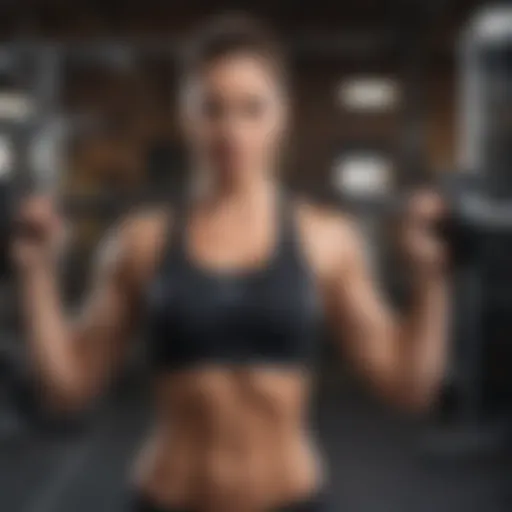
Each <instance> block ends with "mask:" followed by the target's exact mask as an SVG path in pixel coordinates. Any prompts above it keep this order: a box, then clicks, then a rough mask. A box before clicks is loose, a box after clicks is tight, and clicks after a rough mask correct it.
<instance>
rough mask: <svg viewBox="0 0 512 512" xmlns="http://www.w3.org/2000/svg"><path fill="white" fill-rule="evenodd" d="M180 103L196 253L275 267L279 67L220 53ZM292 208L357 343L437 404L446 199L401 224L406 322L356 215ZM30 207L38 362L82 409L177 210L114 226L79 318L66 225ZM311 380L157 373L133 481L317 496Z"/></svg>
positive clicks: (252, 495)
mask: <svg viewBox="0 0 512 512" xmlns="http://www.w3.org/2000/svg"><path fill="white" fill-rule="evenodd" d="M181 106H182V108H183V112H182V117H183V123H184V132H185V133H186V135H187V137H188V141H189V144H190V149H191V154H192V155H193V156H194V158H195V160H196V162H195V164H196V165H195V168H196V170H197V172H196V175H195V184H196V185H197V186H196V188H195V191H196V194H195V196H194V198H195V201H194V203H193V208H192V209H191V215H190V218H189V223H188V226H187V233H188V237H187V247H186V251H187V254H188V256H189V258H190V259H191V260H192V261H193V263H194V264H195V265H197V266H199V267H201V268H204V269H208V270H209V271H223V270H226V269H230V270H233V269H247V268H254V267H256V266H258V265H264V264H265V262H266V261H267V260H268V259H269V257H270V254H271V252H272V250H273V247H274V244H275V241H276V238H277V232H276V231H277V230H276V223H275V222H274V219H275V215H276V210H275V208H276V200H275V199H276V188H277V179H278V178H277V177H276V174H275V171H274V169H275V168H276V167H277V161H278V159H279V148H280V147H281V145H282V139H283V138H284V137H285V135H286V123H287V102H286V100H285V97H284V96H283V91H281V89H280V87H279V81H278V80H277V77H276V75H275V73H274V70H273V69H272V66H271V65H270V64H269V63H268V62H266V61H264V60H262V59H259V58H258V57H257V56H255V55H251V54H244V53H240V54H233V55H228V56H226V57H223V58H221V59H218V60H216V61H215V62H213V63H211V65H209V66H207V67H205V68H204V69H201V70H199V72H198V73H197V75H196V76H194V77H191V79H190V83H189V84H188V87H187V88H186V91H185V92H184V96H183V98H182V100H181ZM293 207H294V210H293V211H294V214H295V216H296V220H297V226H298V232H299V235H300V238H301V244H302V248H303V252H304V256H305V257H306V259H307V262H308V264H309V266H310V268H311V270H312V274H313V277H314V283H315V285H316V287H317V290H318V294H319V297H320V299H321V304H322V306H323V307H324V309H325V312H326V315H327V318H328V319H329V322H330V324H331V326H332V329H333V331H334V332H339V333H340V334H341V333H342V334H343V335H342V336H339V339H340V346H341V348H342V349H343V351H344V353H345V354H346V356H347V357H349V358H350V360H351V361H352V363H353V365H354V367H355V368H356V369H357V370H358V371H359V373H360V375H361V376H362V377H363V379H365V381H366V382H368V384H369V385H370V386H372V387H373V388H374V389H375V390H376V392H378V393H379V394H380V395H382V396H383V397H384V398H386V399H387V400H389V401H390V402H391V403H394V404H397V405H400V406H403V407H407V408H409V409H412V410H415V411H419V410H424V409H425V408H426V407H428V405H429V404H430V403H431V402H432V400H433V398H434V397H435V396H436V391H437V388H438V386H439V384H440V380H441V376H442V375H443V372H444V365H445V361H446V335H445V333H446V332H447V321H448V317H449V300H448V290H447V280H446V261H445V260H446V257H445V254H444V249H443V247H442V245H441V244H440V243H439V241H438V240H437V239H436V238H435V237H433V236H432V234H431V232H430V231H429V229H427V228H428V226H429V223H430V222H432V221H435V220H437V219H438V218H439V217H440V216H442V205H440V204H439V201H438V199H437V198H436V197H435V196H433V195H431V194H428V193H425V194H420V195H418V196H417V197H415V198H413V200H412V201H411V204H410V208H409V211H408V215H407V216H406V218H405V220H404V222H403V225H402V229H401V236H400V244H401V246H402V248H403V254H404V255H405V256H406V257H407V260H408V263H409V264H410V266H411V267H410V268H411V272H412V275H413V276H414V280H413V295H412V297H413V298H412V301H411V307H410V311H409V312H408V314H407V315H405V317H399V316H397V315H396V314H395V312H394V311H393V310H392V309H391V308H389V307H388V305H387V304H386V301H385V300H383V298H382V296H381V293H380V291H379V289H378V286H377V284H376V283H375V281H374V280H373V279H372V276H371V275H370V272H369V269H368V268H367V265H366V264H365V254H364V250H363V248H362V243H361V240H360V237H359V234H358V232H357V229H356V227H355V224H354V223H353V222H352V221H351V220H350V218H348V217H347V216H344V215H343V214H340V213H337V212H332V211H329V210H325V209H323V208H321V207H318V206H314V205H311V204H308V203H306V202H301V201H295V202H294V203H293ZM20 217H21V220H22V221H23V222H25V223H27V224H29V225H30V226H31V228H32V229H31V231H32V233H36V234H37V235H38V236H32V237H29V238H27V237H23V238H22V237H20V238H19V239H18V240H17V241H16V243H15V245H14V247H13V250H14V258H15V261H16V262H17V264H18V267H19V276H20V286H21V289H22V299H23V306H24V311H25V315H26V320H25V321H26V329H27V338H28V342H29V344H30V348H31V350H30V353H31V356H32V359H33V363H34V369H35V371H36V372H37V374H38V375H39V377H40V380H41V384H42V389H44V390H45V391H46V393H47V395H48V399H49V400H50V401H51V402H52V403H53V404H54V405H55V406H58V407H67V408H79V407H82V406H84V405H85V404H86V403H88V402H89V401H90V400H91V399H92V398H93V397H95V396H96V395H98V393H100V392H101V390H102V389H103V388H104V387H105V385H106V383H107V381H108V380H109V378H110V377H111V376H112V375H113V374H114V373H115V370H116V367H117V366H118V365H119V364H120V362H121V361H122V360H123V354H124V351H125V350H126V346H127V342H126V341H127V339H129V337H130V334H131V333H132V332H133V328H134V324H136V322H137V321H138V320H139V319H138V316H137V312H138V311H140V310H141V309H142V308H141V306H142V305H143V302H144V298H145V293H146V290H147V288H148V285H149V283H150V281H151V280H152V279H153V277H154V275H155V271H156V269H157V268H158V264H159V261H160V255H161V250H162V246H163V243H164V241H165V235H166V233H168V232H169V230H171V231H172V224H173V220H174V219H173V212H172V211H171V210H165V209H162V210H154V211H146V212H143V213H137V214H133V215H129V216H127V217H126V218H125V220H124V221H123V222H121V223H120V224H119V225H118V226H116V227H115V229H113V231H112V233H111V235H110V236H109V237H107V240H106V242H105V244H104V245H103V247H102V249H101V250H100V251H99V257H98V261H97V263H96V265H95V272H94V275H93V278H92V281H91V286H90V292H89V293H88V294H87V298H86V300H85V303H84V306H83V309H82V311H81V314H80V315H79V316H78V318H74V319H70V318H68V317H67V316H66V314H65V313H64V308H63V304H62V302H61V298H60V293H59V290H58V287H57V283H56V272H55V268H56V258H55V254H56V253H57V252H58V251H57V247H58V245H59V244H58V239H59V233H60V231H61V228H60V220H59V218H58V217H57V216H56V214H55V212H54V210H53V208H52V204H51V201H50V200H48V199H47V198H31V199H29V200H27V202H26V204H25V205H24V207H23V208H22V210H21V213H20ZM169 343H172V339H170V340H169ZM310 380H311V376H310V375H309V374H308V372H307V371H305V370H304V369H299V368H280V367H273V366H272V367H270V366H269V367H265V366H244V367H232V366H216V365H210V366H208V365H206V366H199V367H196V368H193V369H187V370H182V371H179V372H177V373H173V374H162V375H159V376H157V377H155V379H154V390H155V391H154V392H155V408H156V414H155V418H156V420H155V425H154V428H153V429H152V433H151V435H150V436H149V437H148V440H147V441H146V443H145V447H144V449H143V450H142V452H141V456H140V457H139V460H138V463H137V464H136V468H135V471H134V479H135V481H136V485H137V486H138V487H139V488H140V489H141V490H142V492H143V493H145V494H147V495H148V496H150V497H151V499H152V500H153V501H154V502H156V503H158V504H161V505H162V506H169V507H186V508H193V509H195V510H200V511H208V512H210V511H212V512H213V511H222V512H230V511H235V510H236V511H237V512H244V511H247V512H252V511H254V512H256V511H262V510H267V509H268V508H269V507H270V508H272V507H274V506H277V505H280V504H283V503H289V502H294V501H296V500H300V499H302V498H304V497H306V496H308V495H309V494H311V493H313V492H314V491H315V490H316V489H318V488H319V487H321V485H322V483H323V480H324V478H325V476H324V471H323V468H322V464H321V461H320V458H319V457H318V456H317V453H316V447H315V444H314V441H313V440H312V438H311V437H310V436H309V434H308V426H307V423H306V422H305V421H304V417H305V415H306V413H307V409H308V403H309V391H310ZM171 418H172V421H171Z"/></svg>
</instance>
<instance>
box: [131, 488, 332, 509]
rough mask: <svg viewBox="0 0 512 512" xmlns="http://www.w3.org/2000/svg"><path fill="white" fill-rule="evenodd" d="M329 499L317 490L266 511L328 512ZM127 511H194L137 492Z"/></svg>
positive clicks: (324, 493)
mask: <svg viewBox="0 0 512 512" xmlns="http://www.w3.org/2000/svg"><path fill="white" fill-rule="evenodd" d="M330 511H331V508H330V506H329V499H328V496H327V492H326V491H325V490H322V491H318V492H316V493H315V494H313V495H312V496H311V497H309V498H305V499H302V500H299V501H296V502H293V503H288V504H284V505H282V506H278V507H277V508H274V509H272V510H269V511H268V512H330ZM127 512H196V511H195V510H189V509H182V508H167V507H162V506H161V505H157V504H155V503H153V502H152V500H151V498H148V497H147V496H144V495H143V494H140V493H137V494H135V495H134V496H132V497H131V499H130V505H129V508H128V510H127Z"/></svg>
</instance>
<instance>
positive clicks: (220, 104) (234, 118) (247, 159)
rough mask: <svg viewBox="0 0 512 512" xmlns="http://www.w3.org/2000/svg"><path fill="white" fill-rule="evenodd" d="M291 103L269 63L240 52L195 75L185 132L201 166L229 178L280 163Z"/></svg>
mask: <svg viewBox="0 0 512 512" xmlns="http://www.w3.org/2000/svg"><path fill="white" fill-rule="evenodd" d="M285 107H286V101H285V97H284V96H283V91H282V87H281V86H280V82H279V80H278V78H277V77H276V74H275V70H274V69H273V68H272V66H271V65H270V63H269V62H268V61H265V60H264V59H262V58H259V57H258V56H255V55H250V54H244V53H241V54H234V55H230V56H227V57H224V58H221V59H218V60H216V61H214V62H213V63H212V64H210V65H209V66H208V67H206V69H203V70H202V71H201V72H200V73H198V74H197V75H195V76H194V77H193V78H192V80H191V81H190V83H189V86H188V88H187V90H186V91H185V97H184V113H185V131H186V134H187V137H188V141H189V143H190V146H191V149H192V151H193V154H194V156H195V157H196V158H197V159H198V161H199V164H200V165H203V166H206V168H207V169H208V170H209V171H211V172H216V173H219V174H221V175H223V176H224V177H230V176H234V175H237V174H246V173H260V172H261V173H263V172H268V171H270V170H271V169H272V168H273V167H274V164H275V161H276V158H277V155H278V152H279V146H280V145H281V139H282V135H283V132H284V128H285V117H286V115H285V111H286V108H285Z"/></svg>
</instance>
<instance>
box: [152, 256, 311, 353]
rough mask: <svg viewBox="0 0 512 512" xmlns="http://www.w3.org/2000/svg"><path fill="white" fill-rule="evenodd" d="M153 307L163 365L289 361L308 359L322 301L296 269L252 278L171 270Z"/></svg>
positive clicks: (155, 342) (156, 349) (155, 289)
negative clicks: (173, 362)
mask: <svg viewBox="0 0 512 512" xmlns="http://www.w3.org/2000/svg"><path fill="white" fill-rule="evenodd" d="M149 306H150V307H149V312H150V318H149V325H150V329H151V332H152V334H151V337H150V339H151V344H152V351H153V353H155V354H158V356H157V360H158V361H160V362H162V361H169V360H173V361H181V362H187V361H188V362H194V361H196V362H197V361H200V360H201V361H204V360H210V361H211V360H215V359H217V360H220V361H225V360H229V361H237V362H244V361H254V360H258V359H262V360H265V361H268V360H272V361H276V362H277V361H286V362H289V361H291V360H296V359H302V358H303V357H305V356H306V355H307V353H308V352H309V351H310V349H311V346H312V344H314V343H315V341H316V340H315V337H314V334H315V332H316V328H317V322H318V305H317V298H316V294H315V291H314V288H313V286H312V282H311V281H310V279H308V277H307V276H306V275H305V274H304V273H302V272H301V271H300V269H298V268H293V265H290V266H289V267H277V268H270V269H266V270H265V271H264V272H261V273H260V272H258V273H255V274H252V275H249V276H237V275H233V276H231V275H216V276H209V275H208V276H207V275H203V274H201V273H198V272H197V271H191V270H190V269H186V268H185V269H184V268H180V269H179V268H175V269H170V271H168V272H166V273H163V274H162V275H160V276H159V277H158V278H157V279H156V280H155V282H154V283H153V286H152V289H151V292H150V298H149Z"/></svg>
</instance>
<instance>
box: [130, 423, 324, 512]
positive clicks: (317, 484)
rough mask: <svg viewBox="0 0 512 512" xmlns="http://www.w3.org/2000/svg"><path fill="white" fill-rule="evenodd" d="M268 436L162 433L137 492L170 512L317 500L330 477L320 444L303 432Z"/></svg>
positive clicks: (144, 463) (150, 448)
mask: <svg viewBox="0 0 512 512" xmlns="http://www.w3.org/2000/svg"><path fill="white" fill-rule="evenodd" d="M268 434H269V435H267V433H265V432H259V435H254V433H252V434H248V435H246V436H244V435H242V436H238V439H237V440H236V442H229V441H228V439H227V438H226V439H223V438H222V435H221V434H220V433H218V436H217V435H215V436H212V438H210V439H209V440H206V439H202V440H198V439H197V438H196V437H195V436H194V435H193V434H190V433H186V432H184V431H181V430H180V429H173V431H172V433H171V432H169V433H168V434H163V433H162V431H161V430H160V431H159V432H156V433H155V434H154V435H153V436H152V437H151V438H150V439H149V441H148V442H147V443H146V446H145V448H144V449H143V451H142V453H141V456H140V457H139V461H138V465H137V470H136V474H135V475H134V477H135V478H134V479H135V486H136V488H137V489H138V491H139V493H140V494H141V495H143V496H146V497H147V500H148V501H149V502H151V503H155V504H157V505H158V507H160V508H162V510H164V511H165V510H166V509H171V510H174V509H176V510H181V509H183V510H190V511H195V510H201V511H202V510H222V511H229V510H236V511H237V512H239V511H240V512H242V511H243V510H247V511H248V512H249V511H250V512H252V511H253V510H254V511H258V512H259V511H260V510H265V511H266V510H274V509H276V508H279V507H280V504H282V503H294V502H298V501H303V499H306V498H308V497H311V496H312V495H314V494H316V492H317V491H318V489H320V488H322V487H323V483H324V474H323V468H322V464H321V462H320V457H319V456H318V454H317V448H316V445H315V443H314V440H313V439H311V438H310V437H309V436H308V435H307V434H306V433H304V432H301V431H300V430H295V431H293V430H289V431H288V432H284V431H282V432H281V434H276V433H273V434H272V435H270V433H268ZM232 441H233V440H232ZM157 510H158V509H157Z"/></svg>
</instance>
